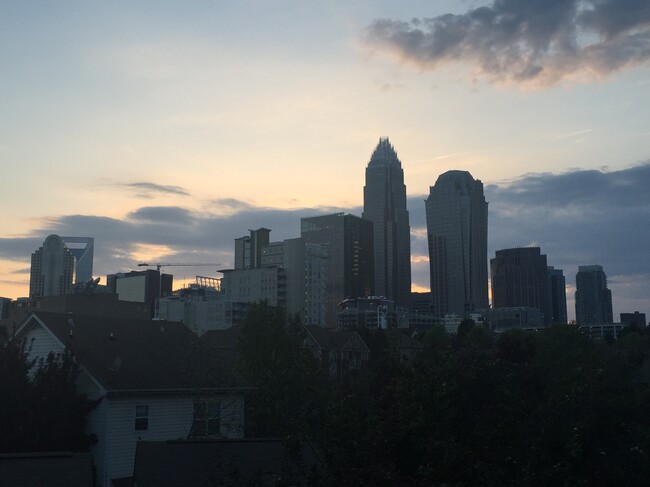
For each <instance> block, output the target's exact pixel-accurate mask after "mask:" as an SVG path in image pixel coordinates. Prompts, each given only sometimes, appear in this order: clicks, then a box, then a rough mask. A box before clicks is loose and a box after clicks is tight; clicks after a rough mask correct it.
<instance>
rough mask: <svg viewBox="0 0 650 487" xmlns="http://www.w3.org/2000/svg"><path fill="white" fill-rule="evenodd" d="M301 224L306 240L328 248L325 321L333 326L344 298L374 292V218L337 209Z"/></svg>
mask: <svg viewBox="0 0 650 487" xmlns="http://www.w3.org/2000/svg"><path fill="white" fill-rule="evenodd" d="M300 227H301V237H302V239H303V240H304V241H305V243H308V244H317V245H323V246H325V248H326V250H327V260H326V274H327V282H326V290H325V325H326V326H328V327H334V326H336V322H337V313H338V304H339V303H340V302H341V301H343V300H344V299H347V298H358V297H365V296H372V295H374V294H375V274H374V259H373V253H374V248H373V228H372V227H373V225H372V222H371V221H369V220H364V219H363V218H359V217H358V216H354V215H344V214H343V213H335V214H333V215H324V216H315V217H310V218H303V219H302V220H301V221H300Z"/></svg>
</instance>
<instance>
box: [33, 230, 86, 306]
mask: <svg viewBox="0 0 650 487" xmlns="http://www.w3.org/2000/svg"><path fill="white" fill-rule="evenodd" d="M74 265H75V262H74V255H72V252H70V250H69V249H68V247H66V245H65V243H63V240H61V237H59V236H58V235H50V236H49V237H47V238H46V239H45V242H43V246H42V247H40V248H39V249H38V250H37V251H36V252H34V253H33V254H32V265H31V269H30V276H29V297H30V298H35V297H40V296H58V295H59V294H66V293H67V292H68V290H69V289H70V288H71V287H72V278H73V276H74Z"/></svg>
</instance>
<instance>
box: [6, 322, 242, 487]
mask: <svg viewBox="0 0 650 487" xmlns="http://www.w3.org/2000/svg"><path fill="white" fill-rule="evenodd" d="M13 339H19V340H24V341H25V344H26V347H27V349H28V352H29V356H30V358H41V357H47V355H48V354H49V353H55V354H59V353H63V352H64V351H65V350H66V349H68V350H69V351H70V352H71V353H72V354H73V355H74V357H75V359H76V360H77V362H78V363H79V365H80V369H81V373H80V375H79V378H78V380H77V390H78V392H79V393H83V394H86V395H87V396H88V397H89V398H90V399H98V400H99V403H98V405H97V407H96V408H95V409H94V410H93V411H92V412H91V413H90V415H89V423H88V429H89V432H92V433H94V434H95V435H97V440H98V441H97V443H96V444H95V445H94V446H93V447H92V449H91V453H92V455H93V461H94V465H95V467H96V468H97V481H98V485H99V486H103V487H109V486H110V485H112V482H113V481H114V480H118V479H124V478H128V477H132V476H133V466H134V460H135V451H136V444H137V442H138V441H139V440H142V441H164V440H177V439H187V438H201V437H207V438H226V439H236V438H243V435H244V394H245V392H246V391H247V390H249V389H250V388H246V387H243V386H241V385H240V384H238V381H237V379H236V376H235V374H234V372H233V368H232V366H231V365H230V364H229V362H228V361H227V360H219V356H218V355H215V352H214V351H212V352H211V353H207V352H206V351H205V350H204V349H203V348H202V347H201V344H200V341H199V339H198V338H197V337H196V336H195V335H194V334H193V333H192V332H191V331H190V330H189V329H188V328H187V327H186V326H185V325H183V324H182V323H175V322H166V321H152V320H135V319H122V318H111V317H97V316H77V315H74V316H73V315H69V314H64V313H46V312H34V313H30V314H29V315H28V316H27V317H26V318H25V319H24V320H23V322H22V323H21V324H20V326H19V327H18V328H17V330H16V333H15V334H14V338H13ZM118 482H119V481H118Z"/></svg>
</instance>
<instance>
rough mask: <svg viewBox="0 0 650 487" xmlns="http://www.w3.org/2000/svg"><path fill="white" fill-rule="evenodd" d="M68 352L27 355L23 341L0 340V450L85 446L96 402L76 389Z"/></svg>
mask: <svg viewBox="0 0 650 487" xmlns="http://www.w3.org/2000/svg"><path fill="white" fill-rule="evenodd" d="M78 374H79V367H78V365H77V364H76V362H75V360H74V359H73V357H72V356H71V355H70V354H69V353H67V352H66V353H64V354H60V355H55V354H52V353H50V354H49V355H48V356H47V358H45V359H41V360H38V361H35V360H29V358H28V354H27V351H26V349H25V345H24V343H21V342H15V341H12V342H7V343H5V344H3V345H0V452H3V453H5V452H44V451H87V450H88V448H89V447H90V446H91V445H92V444H93V443H94V442H95V437H94V435H88V434H86V433H85V426H86V422H87V417H88V413H89V412H90V411H91V410H92V409H93V407H94V406H95V403H94V402H93V401H89V400H88V399H87V398H86V397H85V396H83V395H79V394H77V391H76V385H75V382H76V379H77V376H78Z"/></svg>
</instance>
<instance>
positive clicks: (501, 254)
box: [490, 247, 550, 323]
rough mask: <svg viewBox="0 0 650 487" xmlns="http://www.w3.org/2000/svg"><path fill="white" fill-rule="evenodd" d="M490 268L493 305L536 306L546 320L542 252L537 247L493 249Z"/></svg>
mask: <svg viewBox="0 0 650 487" xmlns="http://www.w3.org/2000/svg"><path fill="white" fill-rule="evenodd" d="M490 271H491V275H492V307H493V308H516V307H527V308H537V309H538V310H539V311H540V312H541V313H542V320H543V322H544V323H550V311H549V309H548V304H549V303H548V287H547V284H548V281H547V265H546V255H544V254H542V253H541V250H540V248H539V247H521V248H513V249H504V250H497V251H496V256H495V257H494V258H493V259H491V260H490Z"/></svg>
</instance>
